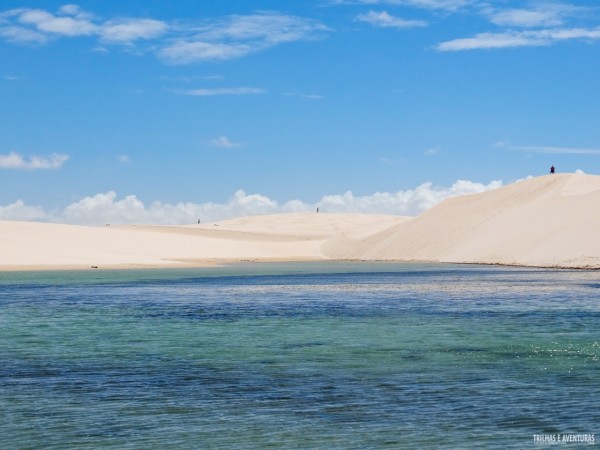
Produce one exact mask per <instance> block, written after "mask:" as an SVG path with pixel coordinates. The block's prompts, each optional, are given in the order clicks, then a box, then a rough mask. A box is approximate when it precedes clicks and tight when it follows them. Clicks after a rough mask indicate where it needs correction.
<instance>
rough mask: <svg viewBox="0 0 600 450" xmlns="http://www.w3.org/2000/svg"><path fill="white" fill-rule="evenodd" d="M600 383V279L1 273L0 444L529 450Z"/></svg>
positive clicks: (546, 273) (543, 273)
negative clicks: (535, 440) (505, 449)
mask: <svg viewBox="0 0 600 450" xmlns="http://www.w3.org/2000/svg"><path fill="white" fill-rule="evenodd" d="M599 379H600V274H599V273H598V272H596V271H570V270H545V269H544V270H543V269H524V268H509V267H498V266H470V265H447V264H389V263H331V262H327V263H285V264H279V263H277V264H275V263H272V264H268V263H261V264H252V263H248V264H236V265H230V266H225V267H212V268H198V269H160V270H123V271H103V270H100V271H73V272H68V271H63V272H29V273H27V272H20V273H16V272H15V273H9V272H5V273H0V448H28V449H42V448H43V449H68V448H73V449H75V448H131V449H137V448H140V449H142V448H144V449H146V448H182V449H183V448H223V449H226V448H227V449H229V448H440V447H442V448H498V449H500V448H527V447H532V446H534V445H540V444H539V442H538V443H534V436H536V435H537V436H550V435H562V434H575V435H584V434H587V435H589V434H594V433H597V432H598V428H597V427H598V424H599V423H600V412H599V409H598V407H597V405H598V404H599V402H600V385H599V383H598V380H599ZM541 445H545V444H541ZM568 445H569V448H575V446H576V445H578V444H577V443H569V444H568Z"/></svg>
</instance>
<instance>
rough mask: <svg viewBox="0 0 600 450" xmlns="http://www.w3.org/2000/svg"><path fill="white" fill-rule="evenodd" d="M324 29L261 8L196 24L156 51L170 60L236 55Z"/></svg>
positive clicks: (309, 36)
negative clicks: (254, 12) (263, 11)
mask: <svg viewBox="0 0 600 450" xmlns="http://www.w3.org/2000/svg"><path fill="white" fill-rule="evenodd" d="M325 31H328V28H327V27H326V26H324V25H323V24H321V23H320V22H317V21H315V20H311V19H306V18H302V17H296V16H289V15H284V14H280V13H272V12H265V13H260V14H250V15H246V16H241V15H234V16H229V17H227V18H225V19H220V20H216V21H213V22H210V23H205V24H204V25H202V26H200V27H198V28H197V29H196V30H195V33H194V34H193V35H186V36H184V37H179V38H176V39H173V40H172V41H171V42H170V43H169V44H168V45H166V46H164V47H163V48H162V49H161V50H159V52H158V56H159V57H160V58H161V59H162V60H163V61H165V62H167V63H171V64H189V63H193V62H203V61H210V60H227V59H233V58H239V57H242V56H245V55H247V54H249V53H253V52H257V51H261V50H265V49H267V48H270V47H273V46H276V45H280V44H283V43H288V42H294V41H301V40H309V39H314V38H315V37H316V36H318V35H320V34H322V33H323V32H325Z"/></svg>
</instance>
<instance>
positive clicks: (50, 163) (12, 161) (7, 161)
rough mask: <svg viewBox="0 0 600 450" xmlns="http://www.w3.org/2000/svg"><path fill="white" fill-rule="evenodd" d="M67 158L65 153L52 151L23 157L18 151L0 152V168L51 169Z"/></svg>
mask: <svg viewBox="0 0 600 450" xmlns="http://www.w3.org/2000/svg"><path fill="white" fill-rule="evenodd" d="M68 159H69V157H68V156H67V155H63V154H58V153H54V154H52V155H50V156H31V157H30V158H24V157H23V156H21V155H20V154H19V153H16V152H10V153H8V154H4V155H2V154H0V169H21V170H53V169H59V168H60V167H62V165H63V164H64V163H65V162H66V161H67V160H68Z"/></svg>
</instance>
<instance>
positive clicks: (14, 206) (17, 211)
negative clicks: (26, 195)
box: [0, 200, 48, 220]
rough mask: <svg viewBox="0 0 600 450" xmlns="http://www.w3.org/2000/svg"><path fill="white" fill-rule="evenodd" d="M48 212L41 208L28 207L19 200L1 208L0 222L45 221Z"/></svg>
mask: <svg viewBox="0 0 600 450" xmlns="http://www.w3.org/2000/svg"><path fill="white" fill-rule="evenodd" d="M47 217H48V216H47V214H46V212H45V211H44V210H43V209H42V208H40V207H39V206H27V205H26V204H25V203H23V201H21V200H17V201H16V202H14V203H11V204H10V205H6V206H0V220H44V219H47Z"/></svg>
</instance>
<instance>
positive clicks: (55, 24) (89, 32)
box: [0, 5, 168, 44]
mask: <svg viewBox="0 0 600 450" xmlns="http://www.w3.org/2000/svg"><path fill="white" fill-rule="evenodd" d="M0 15H1V16H2V17H3V18H4V20H3V22H4V23H5V24H6V26H1V25H2V22H0V36H1V37H4V38H5V39H6V40H9V41H11V42H19V43H45V42H47V41H48V40H49V39H50V38H55V37H77V36H98V37H100V38H101V39H102V41H104V42H111V43H121V44H123V43H129V44H130V43H132V42H134V41H136V40H140V39H153V38H157V37H159V36H161V35H162V34H164V33H165V32H166V31H167V29H168V26H167V24H166V23H165V22H162V21H160V20H154V19H146V18H115V19H111V20H108V21H100V20H98V19H97V18H96V17H95V16H94V15H93V14H90V13H87V12H85V11H83V10H82V9H81V8H80V7H79V6H77V5H64V6H62V7H61V8H60V9H59V10H58V12H57V13H56V14H54V13H52V12H49V11H45V10H42V9H27V8H20V9H14V10H10V11H6V12H4V13H1V14H0Z"/></svg>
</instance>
